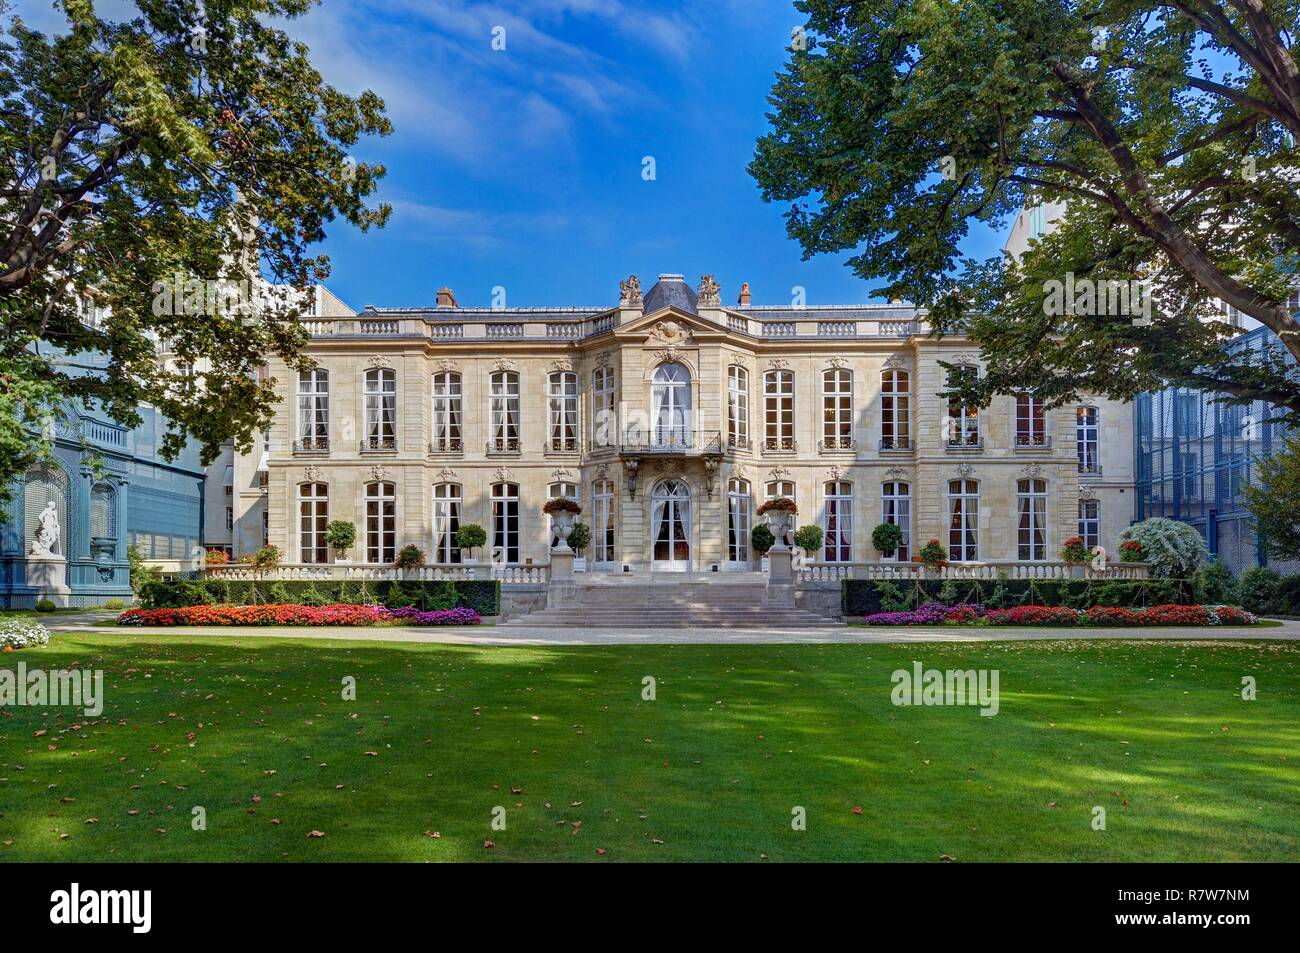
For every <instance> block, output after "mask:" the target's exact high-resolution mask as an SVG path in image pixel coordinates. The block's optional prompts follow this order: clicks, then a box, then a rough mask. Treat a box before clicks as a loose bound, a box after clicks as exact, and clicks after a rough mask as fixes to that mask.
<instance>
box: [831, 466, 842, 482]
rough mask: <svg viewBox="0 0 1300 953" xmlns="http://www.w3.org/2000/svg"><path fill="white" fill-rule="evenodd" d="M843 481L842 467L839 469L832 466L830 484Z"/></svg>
mask: <svg viewBox="0 0 1300 953" xmlns="http://www.w3.org/2000/svg"><path fill="white" fill-rule="evenodd" d="M843 479H844V468H843V467H840V466H834V467H831V469H830V480H831V482H832V483H838V482H839V481H840V480H843Z"/></svg>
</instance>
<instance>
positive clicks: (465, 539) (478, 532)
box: [456, 523, 487, 553]
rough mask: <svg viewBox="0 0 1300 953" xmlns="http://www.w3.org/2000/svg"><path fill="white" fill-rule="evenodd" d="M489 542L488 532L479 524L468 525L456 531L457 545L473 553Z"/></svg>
mask: <svg viewBox="0 0 1300 953" xmlns="http://www.w3.org/2000/svg"><path fill="white" fill-rule="evenodd" d="M486 542H487V530H485V529H484V528H483V527H482V526H479V525H478V524H477V523H466V524H465V525H464V526H462V527H461V528H460V529H458V530H457V531H456V545H457V546H458V547H459V548H460V549H464V550H467V551H469V552H470V553H473V552H474V550H476V549H478V548H479V547H480V546H482V545H483V544H484V543H486Z"/></svg>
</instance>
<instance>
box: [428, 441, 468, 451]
mask: <svg viewBox="0 0 1300 953" xmlns="http://www.w3.org/2000/svg"><path fill="white" fill-rule="evenodd" d="M464 451H465V441H463V440H461V439H460V437H441V438H439V439H437V440H434V441H432V442H430V444H429V452H430V453H464Z"/></svg>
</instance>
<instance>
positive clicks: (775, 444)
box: [763, 437, 799, 453]
mask: <svg viewBox="0 0 1300 953" xmlns="http://www.w3.org/2000/svg"><path fill="white" fill-rule="evenodd" d="M798 449H799V443H798V441H796V440H795V439H794V437H764V438H763V452H764V453H794V452H795V451H797V450H798Z"/></svg>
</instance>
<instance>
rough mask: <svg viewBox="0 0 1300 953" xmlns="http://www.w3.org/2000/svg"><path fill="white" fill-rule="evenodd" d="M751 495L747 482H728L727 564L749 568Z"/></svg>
mask: <svg viewBox="0 0 1300 953" xmlns="http://www.w3.org/2000/svg"><path fill="white" fill-rule="evenodd" d="M750 504H751V501H750V494H749V483H748V481H746V480H729V481H727V563H728V564H729V565H730V566H731V568H732V569H748V568H749V532H750Z"/></svg>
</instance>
